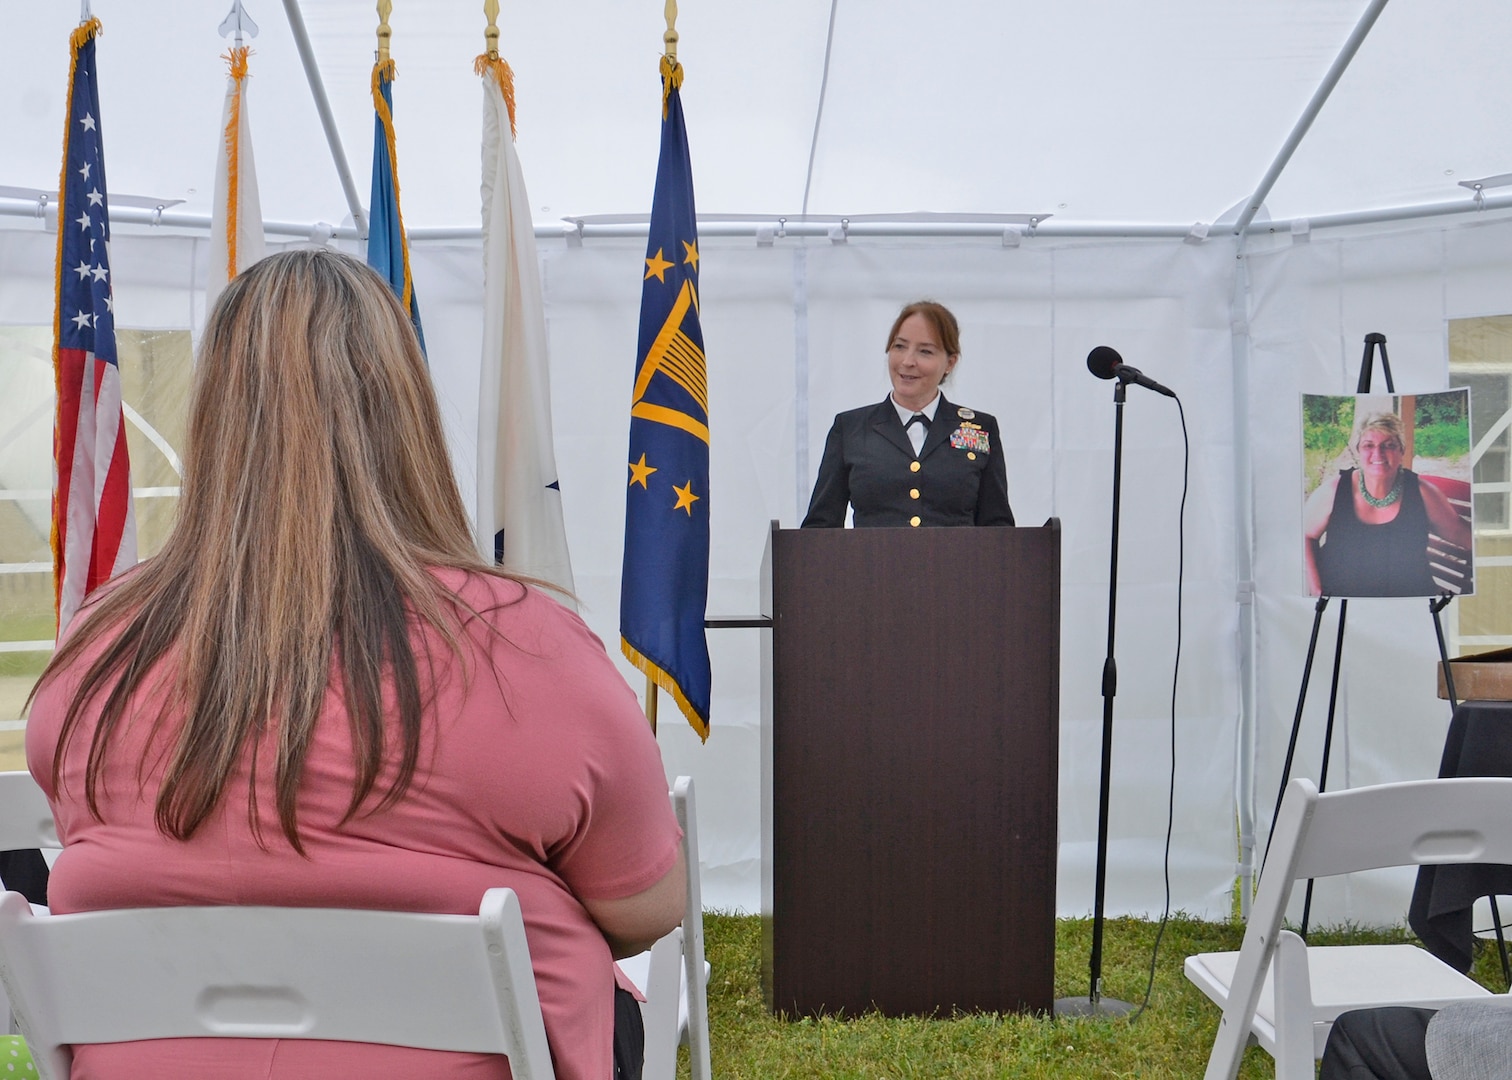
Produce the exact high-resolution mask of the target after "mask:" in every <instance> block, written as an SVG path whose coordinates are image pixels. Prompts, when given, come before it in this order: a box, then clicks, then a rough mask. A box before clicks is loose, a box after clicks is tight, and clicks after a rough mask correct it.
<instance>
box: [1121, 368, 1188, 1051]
mask: <svg viewBox="0 0 1512 1080" xmlns="http://www.w3.org/2000/svg"><path fill="white" fill-rule="evenodd" d="M1171 398H1172V400H1174V401H1175V402H1176V411H1177V413H1178V414H1179V415H1180V417H1181V509H1180V511H1179V512H1178V514H1177V519H1176V659H1175V661H1174V662H1173V663H1172V665H1171V774H1170V780H1169V783H1168V785H1167V787H1166V834H1165V857H1164V871H1165V908H1164V909H1163V910H1162V911H1161V913H1160V926H1159V928H1158V929H1157V930H1156V931H1155V945H1154V947H1153V948H1152V949H1151V950H1150V976H1149V979H1148V980H1147V981H1146V982H1145V992H1144V1000H1143V1001H1141V1002H1140V1003H1139V1008H1137V1009H1135V1010H1134V1014H1133V1015H1132V1016H1130V1017H1129V1021H1130V1022H1131V1023H1132V1022H1133V1021H1135V1020H1138V1019H1139V1017H1140V1015H1141V1014H1142V1013H1143V1012H1144V1011H1145V1009H1147V1008H1149V1006H1150V993H1151V991H1152V990H1154V988H1155V965H1156V961H1158V960H1159V959H1160V941H1161V939H1162V938H1163V937H1165V931H1166V923H1168V922H1169V921H1170V918H1171V832H1172V828H1173V825H1174V823H1175V819H1176V687H1177V684H1178V682H1179V680H1180V676H1181V600H1182V594H1183V589H1184V586H1185V582H1186V504H1187V490H1188V487H1189V476H1190V471H1191V463H1192V441H1191V438H1190V437H1189V436H1188V434H1187V424H1186V410H1185V409H1184V408H1182V405H1181V399H1180V398H1179V397H1177V396H1176V395H1175V394H1172V395H1171Z"/></svg>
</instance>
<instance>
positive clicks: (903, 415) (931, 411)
mask: <svg viewBox="0 0 1512 1080" xmlns="http://www.w3.org/2000/svg"><path fill="white" fill-rule="evenodd" d="M887 400H888V401H890V402H892V407H893V408H894V409H896V410H898V422H899V423H900V424H907V423H908V421H909V419H910V418H912V416H913V414H914V413H916V412H921V413H923V414H924V415H925V416H927V417H929V422H930V423H931V424H932V423H934V418H935V413H936V412H937V411H939V408H940V392H939V391H938V390H936V391H935V396H934V400H933V401H931V402H930V403H929V404H928V405H926V406H924V407H923V408H922V409H905V408H904V407H903V406H901V405H899V404H898V399H897V398H895V397H893V396H892V395H891V394H888V395H887Z"/></svg>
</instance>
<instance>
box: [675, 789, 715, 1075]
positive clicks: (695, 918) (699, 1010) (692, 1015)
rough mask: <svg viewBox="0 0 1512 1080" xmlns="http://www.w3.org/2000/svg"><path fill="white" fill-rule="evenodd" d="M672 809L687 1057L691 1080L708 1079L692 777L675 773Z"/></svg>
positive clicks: (705, 979)
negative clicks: (683, 864)
mask: <svg viewBox="0 0 1512 1080" xmlns="http://www.w3.org/2000/svg"><path fill="white" fill-rule="evenodd" d="M672 809H673V812H674V813H676V814H677V823H678V824H679V825H680V826H682V831H683V852H684V854H685V855H686V856H687V862H688V906H687V910H686V911H685V912H684V914H683V941H682V945H683V971H684V978H685V980H686V982H687V986H688V993H687V998H686V1001H687V1007H688V1057H689V1064H690V1072H691V1075H692V1080H710V1077H711V1076H712V1066H711V1064H710V1059H709V1002H708V986H707V983H708V975H707V973H706V967H705V964H704V931H703V891H702V889H701V888H700V887H699V883H698V866H699V863H698V858H699V855H698V814H697V808H696V806H695V804H694V801H693V778H692V777H691V776H679V777H678V778H677V780H676V781H675V782H674V783H673V785H672Z"/></svg>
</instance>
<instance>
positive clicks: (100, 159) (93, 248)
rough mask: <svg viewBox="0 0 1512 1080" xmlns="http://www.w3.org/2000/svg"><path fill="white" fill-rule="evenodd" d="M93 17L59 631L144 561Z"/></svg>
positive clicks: (84, 49) (60, 377)
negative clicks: (119, 351)
mask: <svg viewBox="0 0 1512 1080" xmlns="http://www.w3.org/2000/svg"><path fill="white" fill-rule="evenodd" d="M99 29H100V22H99V20H98V19H91V20H90V21H89V22H87V23H86V24H85V25H83V26H81V27H79V29H77V30H75V31H74V33H73V36H72V39H71V41H70V45H71V47H72V50H73V65H72V74H71V77H70V81H69V87H68V128H67V130H66V131H65V132H64V135H63V176H62V179H61V180H60V181H59V185H58V188H59V194H58V293H57V296H58V304H57V309H56V311H55V313H54V316H53V336H54V341H55V342H56V344H55V347H54V354H53V372H54V375H55V377H56V379H57V389H58V411H57V416H56V419H55V421H54V426H53V458H54V460H55V462H56V465H57V486H56V487H55V488H54V490H53V504H52V506H53V521H52V547H53V585H54V588H55V589H56V593H57V595H56V603H57V614H58V632H59V633H60V634H61V633H62V632H63V630H64V628H66V627H67V626H68V623H69V620H71V619H72V618H73V616H74V613H75V612H77V611H78V610H79V606H80V605H81V604H82V603H83V602H84V598H85V597H87V596H88V595H89V594H90V593H91V592H93V591H94V590H95V589H96V588H98V587H99V586H100V585H101V584H103V583H104V582H106V581H108V580H109V579H110V578H111V577H112V576H114V575H115V574H117V573H120V572H121V571H122V570H125V569H127V568H128V567H130V566H133V565H134V564H135V563H136V517H135V514H134V513H133V511H132V505H131V475H130V466H129V464H128V462H127V459H126V424H125V417H124V410H123V408H122V402H121V370H120V365H119V364H118V363H117V362H116V341H115V314H114V301H113V300H112V297H111V286H110V219H109V217H108V216H107V206H108V205H109V204H108V200H107V199H106V195H105V158H104V153H103V147H102V140H101V135H100V95H99V86H98V83H97V81H96V78H95V35H96V34H97V33H98V32H99Z"/></svg>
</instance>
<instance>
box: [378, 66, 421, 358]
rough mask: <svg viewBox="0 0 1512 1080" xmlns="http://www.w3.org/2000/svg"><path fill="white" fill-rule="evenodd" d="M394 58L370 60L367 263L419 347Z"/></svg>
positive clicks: (417, 314) (418, 318)
mask: <svg viewBox="0 0 1512 1080" xmlns="http://www.w3.org/2000/svg"><path fill="white" fill-rule="evenodd" d="M396 74H397V69H396V68H395V66H394V62H393V61H392V60H380V61H378V63H376V64H374V65H373V190H372V196H371V198H370V199H369V201H368V243H367V263H368V265H369V266H371V267H372V268H373V269H374V270H376V271H378V273H380V274H381V275H383V277H385V278H386V279H387V280H388V283H389V285H390V286H392V287H393V290H394V295H395V296H397V297H398V298H399V303H400V304H402V305H403V306H404V310H405V311H407V312H409V317H410V322H411V323H413V324H414V327H415V336H416V337H418V338H419V339H420V351H421V352H424V351H425V334H424V333H423V332H421V330H420V301H419V300H418V299H417V298H416V296H415V282H414V279H413V278H412V277H411V276H410V258H409V241H408V239H407V238H406V237H405V235H404V219H403V218H402V217H401V216H400V214H399V151H398V150H397V149H396V147H395V142H394V90H393V85H394V76H395V75H396Z"/></svg>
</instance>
